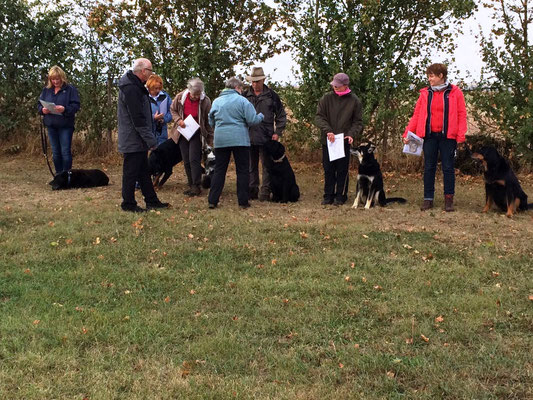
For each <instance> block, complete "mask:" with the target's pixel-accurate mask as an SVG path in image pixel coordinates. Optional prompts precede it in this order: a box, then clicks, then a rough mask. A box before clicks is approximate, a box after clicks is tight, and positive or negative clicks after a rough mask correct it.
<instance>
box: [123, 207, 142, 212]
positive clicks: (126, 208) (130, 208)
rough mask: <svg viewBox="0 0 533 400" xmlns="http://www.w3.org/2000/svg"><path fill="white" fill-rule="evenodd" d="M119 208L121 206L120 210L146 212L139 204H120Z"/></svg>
mask: <svg viewBox="0 0 533 400" xmlns="http://www.w3.org/2000/svg"><path fill="white" fill-rule="evenodd" d="M120 208H122V211H129V212H134V213H142V212H146V210H145V209H144V208H141V207H139V206H120Z"/></svg>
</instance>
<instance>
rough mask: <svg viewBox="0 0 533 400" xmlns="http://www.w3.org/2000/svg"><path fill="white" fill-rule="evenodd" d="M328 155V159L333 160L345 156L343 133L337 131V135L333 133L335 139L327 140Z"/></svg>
mask: <svg viewBox="0 0 533 400" xmlns="http://www.w3.org/2000/svg"><path fill="white" fill-rule="evenodd" d="M328 155H329V161H335V160H338V159H339V158H343V157H344V156H345V154H344V133H339V134H338V135H335V141H334V142H333V143H331V142H330V141H329V140H328Z"/></svg>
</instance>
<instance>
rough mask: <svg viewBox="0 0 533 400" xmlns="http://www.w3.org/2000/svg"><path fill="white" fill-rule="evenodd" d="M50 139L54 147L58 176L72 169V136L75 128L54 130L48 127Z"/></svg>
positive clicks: (53, 157)
mask: <svg viewBox="0 0 533 400" xmlns="http://www.w3.org/2000/svg"><path fill="white" fill-rule="evenodd" d="M47 128H48V139H49V140H50V146H52V159H53V160H54V167H55V169H56V174H59V173H60V172H63V171H68V170H70V169H71V168H72V153H71V151H70V149H71V145H72V134H73V133H74V128H54V127H51V126H48V127H47Z"/></svg>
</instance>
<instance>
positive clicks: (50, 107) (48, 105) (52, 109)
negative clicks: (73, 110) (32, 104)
mask: <svg viewBox="0 0 533 400" xmlns="http://www.w3.org/2000/svg"><path fill="white" fill-rule="evenodd" d="M39 101H40V102H41V104H42V105H43V108H46V109H48V111H50V114H56V115H61V113H60V112H59V111H57V110H56V105H55V104H54V103H50V102H49V101H44V100H39Z"/></svg>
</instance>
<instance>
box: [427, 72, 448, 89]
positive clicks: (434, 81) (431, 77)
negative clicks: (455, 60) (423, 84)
mask: <svg viewBox="0 0 533 400" xmlns="http://www.w3.org/2000/svg"><path fill="white" fill-rule="evenodd" d="M428 81H429V85H430V86H438V85H442V84H443V83H444V82H445V81H446V80H445V79H444V74H438V75H435V74H432V73H429V74H428Z"/></svg>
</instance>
